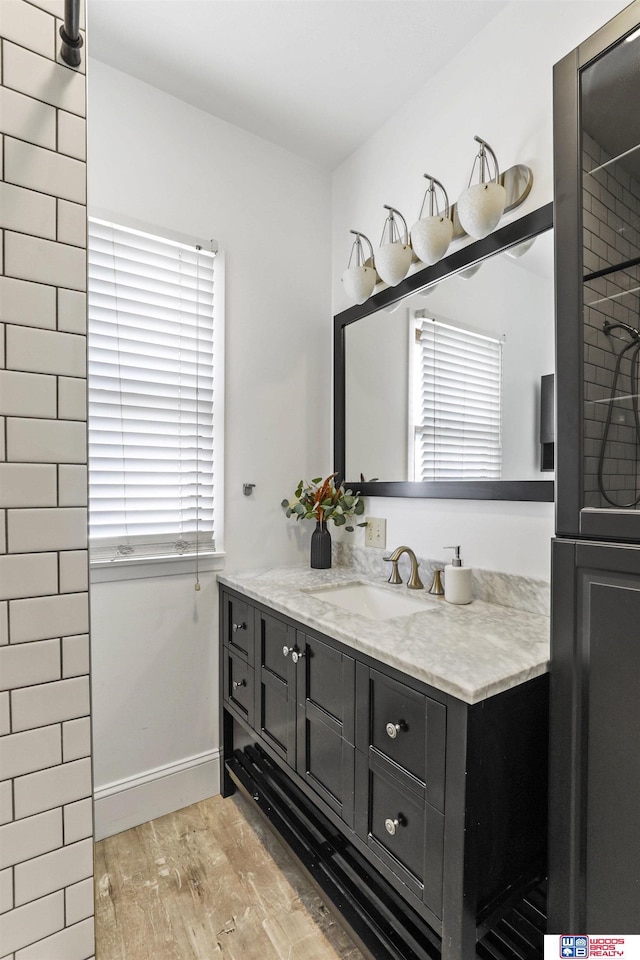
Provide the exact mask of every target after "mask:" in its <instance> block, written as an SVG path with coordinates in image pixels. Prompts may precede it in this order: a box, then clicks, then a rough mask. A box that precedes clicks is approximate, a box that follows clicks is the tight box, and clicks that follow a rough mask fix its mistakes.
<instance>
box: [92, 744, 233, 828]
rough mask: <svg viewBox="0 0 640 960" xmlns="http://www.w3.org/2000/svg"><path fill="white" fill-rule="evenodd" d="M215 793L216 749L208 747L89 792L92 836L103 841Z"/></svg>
mask: <svg viewBox="0 0 640 960" xmlns="http://www.w3.org/2000/svg"><path fill="white" fill-rule="evenodd" d="M217 793H220V751H219V750H209V751H207V752H206V753H201V754H198V755H197V756H195V757H188V758H187V759H186V760H180V761H178V762H177V763H168V764H166V765H165V766H163V767H156V769H155V770H146V771H145V772H144V773H143V774H140V775H139V776H135V777H127V778H126V779H124V780H118V781H115V782H114V783H108V784H106V785H105V786H103V787H97V788H96V789H95V791H94V794H93V799H94V805H93V807H94V815H95V839H96V840H104V838H105V837H111V836H113V834H114V833H121V832H122V831H123V830H129V828H130V827H137V826H138V825H139V824H141V823H146V822H147V821H148V820H155V819H156V817H162V816H164V815H165V814H167V813H172V812H173V811H174V810H180V809H181V808H182V807H188V806H189V804H191V803H197V802H198V801H199V800H205V799H206V798H207V797H212V796H215V794H217Z"/></svg>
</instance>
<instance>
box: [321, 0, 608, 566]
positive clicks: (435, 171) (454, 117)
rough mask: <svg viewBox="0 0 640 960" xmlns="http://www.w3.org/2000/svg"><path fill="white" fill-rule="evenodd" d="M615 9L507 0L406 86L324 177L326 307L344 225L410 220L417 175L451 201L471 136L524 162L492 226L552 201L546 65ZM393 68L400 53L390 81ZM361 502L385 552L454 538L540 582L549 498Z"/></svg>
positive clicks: (345, 248) (431, 549)
mask: <svg viewBox="0 0 640 960" xmlns="http://www.w3.org/2000/svg"><path fill="white" fill-rule="evenodd" d="M624 6H626V3H625V2H620V0H587V2H582V0H570V2H554V3H548V2H533V0H528V2H512V3H511V4H509V6H508V7H506V8H505V9H504V10H503V11H501V12H500V13H499V14H498V16H497V17H495V18H494V19H493V20H492V21H491V22H490V23H489V24H488V26H487V27H486V28H485V29H484V30H483V31H482V32H481V33H480V34H479V35H478V36H477V37H476V38H475V39H474V40H473V41H471V43H469V44H468V45H467V46H465V47H463V48H462V49H461V50H460V52H459V54H458V55H457V57H456V58H455V59H454V60H452V61H451V62H450V63H449V64H448V66H447V67H446V69H445V70H442V71H441V72H440V73H439V74H438V75H437V76H436V77H435V78H434V79H433V80H432V81H431V82H430V83H428V84H427V85H425V86H424V87H422V88H421V89H420V90H418V91H407V102H406V105H405V107H404V108H403V109H402V110H400V111H399V112H397V113H396V114H395V115H394V116H393V117H392V118H391V119H390V120H389V121H388V122H387V123H385V124H384V125H383V126H382V127H381V128H380V129H379V130H378V131H377V133H376V134H375V135H374V136H373V137H371V138H370V139H369V140H368V141H367V142H366V143H364V144H363V145H362V146H361V147H360V148H359V149H358V150H357V151H356V152H355V153H354V154H353V155H352V156H351V157H350V158H349V159H348V160H346V161H345V162H344V163H343V164H342V165H341V166H340V167H339V168H338V169H337V170H336V171H335V172H334V178H333V300H334V312H339V311H340V310H343V309H345V307H347V306H348V305H349V304H348V302H347V300H346V298H345V297H344V294H343V292H342V290H341V285H340V276H341V274H342V272H343V270H344V268H345V266H346V263H347V259H348V256H349V247H350V237H349V230H350V229H354V230H361V231H363V232H364V233H365V234H367V236H369V237H371V239H372V242H376V243H377V242H378V241H379V237H380V234H381V232H382V225H383V222H384V210H383V204H384V203H388V204H392V205H393V206H395V207H397V208H398V209H399V210H401V211H402V213H403V214H404V215H405V217H406V218H407V221H408V223H409V226H411V224H412V223H413V222H414V220H415V219H416V217H417V215H418V211H419V208H420V203H421V200H422V192H423V191H424V184H425V181H424V180H423V178H422V175H423V173H425V172H428V173H430V174H432V175H433V176H436V177H437V178H438V179H439V180H441V181H442V182H443V183H444V185H445V187H446V188H447V190H448V191H449V194H450V197H451V198H452V199H455V198H456V197H457V195H458V194H459V193H460V192H461V191H462V190H463V189H464V188H465V187H466V185H467V182H468V179H469V173H470V170H471V164H472V161H473V156H474V148H475V146H476V144H475V143H474V141H473V136H474V134H478V135H480V136H482V137H484V138H486V139H487V140H488V142H489V143H490V144H491V146H492V147H493V148H494V150H495V151H496V154H497V156H498V160H499V162H500V166H501V168H502V169H506V168H507V167H510V166H512V165H513V164H514V163H525V164H527V165H528V166H530V167H531V168H532V170H533V172H534V177H535V181H534V186H533V189H532V191H531V194H530V196H529V197H528V199H527V200H526V201H525V203H524V204H523V205H522V206H521V207H520V208H519V209H518V210H516V211H514V213H512V214H510V215H509V217H508V218H505V220H504V222H507V219H513V218H516V217H520V216H522V215H523V214H525V213H528V212H529V211H531V210H534V209H536V208H538V207H541V206H543V205H544V204H545V203H548V202H549V201H550V200H552V198H553V152H552V151H553V147H552V69H553V65H554V63H556V62H557V61H558V60H560V59H561V58H562V57H563V56H564V55H565V54H567V53H569V52H570V51H571V50H572V49H573V48H574V47H575V46H577V45H578V44H579V43H580V42H581V41H583V40H584V39H586V38H587V37H588V36H589V35H590V34H591V33H593V32H594V30H596V29H598V27H600V26H602V24H603V23H605V22H606V21H607V20H609V19H610V18H611V17H612V16H614V15H615V14H616V13H617V12H618V11H619V10H621V9H622V8H623V7H624ZM401 73H402V71H401V58H400V60H399V67H398V75H397V77H396V81H397V82H401ZM368 509H369V512H370V513H372V514H373V515H375V516H381V517H386V518H387V520H388V525H387V543H388V544H389V545H390V546H392V547H393V546H396V545H397V544H398V543H404V542H408V543H409V544H410V545H411V546H412V547H414V549H415V550H416V552H417V553H419V554H420V555H422V556H425V557H432V558H436V559H437V558H439V557H441V556H444V554H443V552H442V549H441V548H442V546H443V545H444V544H449V543H461V544H462V545H463V553H464V556H465V559H466V562H467V563H468V564H470V565H472V566H476V567H484V568H487V569H493V570H500V571H503V572H506V573H516V574H523V575H525V576H532V577H539V578H543V579H548V577H549V561H550V556H549V554H550V550H549V540H550V537H551V536H552V535H553V530H554V525H553V508H552V506H551V504H521V505H518V504H500V503H486V502H485V503H482V502H479V501H478V502H473V501H467V502H465V501H446V500H431V501H425V500H423V501H402V500H389V499H373V498H372V499H371V500H370V502H369V504H368Z"/></svg>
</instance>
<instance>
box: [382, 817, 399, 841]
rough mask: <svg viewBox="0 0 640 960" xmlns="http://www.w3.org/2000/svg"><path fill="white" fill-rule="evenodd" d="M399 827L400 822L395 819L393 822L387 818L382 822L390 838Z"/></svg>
mask: <svg viewBox="0 0 640 960" xmlns="http://www.w3.org/2000/svg"><path fill="white" fill-rule="evenodd" d="M399 826H400V820H399V819H397V818H396V819H395V820H392V819H391V818H390V817H387V819H386V820H385V822H384V828H385V830H386V831H387V833H388V834H389V835H390V836H392V837H395V835H396V830H397V829H398V827H399Z"/></svg>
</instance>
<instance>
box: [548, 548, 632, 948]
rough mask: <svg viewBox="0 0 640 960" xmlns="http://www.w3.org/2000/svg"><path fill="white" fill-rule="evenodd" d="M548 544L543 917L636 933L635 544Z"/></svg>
mask: <svg viewBox="0 0 640 960" xmlns="http://www.w3.org/2000/svg"><path fill="white" fill-rule="evenodd" d="M553 552H554V583H555V586H554V597H557V601H556V602H555V603H554V612H553V646H552V653H553V658H552V736H551V757H552V767H551V785H552V794H551V800H552V802H551V806H550V819H551V838H550V839H551V856H552V859H551V871H550V878H549V923H550V925H553V929H554V930H556V929H560V927H561V925H563V924H567V923H569V922H571V924H573V926H572V929H578V928H580V929H584V930H588V931H589V932H594V933H602V932H604V933H606V932H609V933H611V932H612V931H616V930H619V931H620V932H623V933H625V934H639V933H640V910H639V909H638V904H639V903H640V817H639V815H638V797H639V796H640V747H639V744H640V696H639V695H638V678H639V677H640V548H635V547H624V546H617V547H616V546H612V545H607V544H594V543H588V542H570V541H556V542H555V543H554V546H553ZM556 574H562V580H560V578H559V576H556ZM560 594H561V595H560ZM565 928H566V929H568V927H565V926H562V929H565Z"/></svg>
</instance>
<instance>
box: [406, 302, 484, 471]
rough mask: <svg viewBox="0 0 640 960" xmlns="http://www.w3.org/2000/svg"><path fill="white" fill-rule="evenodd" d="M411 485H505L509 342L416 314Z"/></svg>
mask: <svg viewBox="0 0 640 960" xmlns="http://www.w3.org/2000/svg"><path fill="white" fill-rule="evenodd" d="M411 329H412V333H413V335H412V336H411V338H410V339H411V353H412V357H411V364H410V370H411V377H410V390H409V393H410V404H409V407H410V409H409V416H410V440H411V442H410V446H409V450H410V454H411V456H410V461H409V479H410V480H417V481H424V480H485V479H492V480H500V479H501V477H502V414H503V411H502V345H503V339H502V338H500V337H499V336H498V337H491V336H487V335H484V334H480V333H477V332H475V331H473V330H470V329H464V328H463V327H456V326H453V325H452V324H449V323H446V322H445V321H443V320H440V319H438V318H437V317H436V316H434V315H433V313H431V312H429V313H428V312H427V311H426V310H415V311H413V312H412V314H411Z"/></svg>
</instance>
